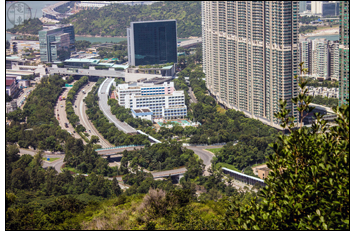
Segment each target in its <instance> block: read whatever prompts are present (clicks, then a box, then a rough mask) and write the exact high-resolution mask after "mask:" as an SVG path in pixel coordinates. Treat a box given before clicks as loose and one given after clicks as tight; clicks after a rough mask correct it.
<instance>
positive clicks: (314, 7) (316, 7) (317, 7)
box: [311, 1, 323, 15]
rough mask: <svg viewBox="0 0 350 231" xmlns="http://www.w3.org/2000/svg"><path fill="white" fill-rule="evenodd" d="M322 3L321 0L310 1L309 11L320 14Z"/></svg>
mask: <svg viewBox="0 0 350 231" xmlns="http://www.w3.org/2000/svg"><path fill="white" fill-rule="evenodd" d="M322 5H323V2H322V1H311V13H313V14H318V15H321V14H322Z"/></svg>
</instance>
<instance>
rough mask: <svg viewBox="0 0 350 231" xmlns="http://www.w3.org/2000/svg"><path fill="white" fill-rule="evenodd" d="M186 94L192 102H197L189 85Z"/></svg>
mask: <svg viewBox="0 0 350 231" xmlns="http://www.w3.org/2000/svg"><path fill="white" fill-rule="evenodd" d="M188 95H189V96H190V98H191V102H192V103H198V101H197V99H196V96H195V95H194V93H193V91H192V88H191V87H189V88H188Z"/></svg>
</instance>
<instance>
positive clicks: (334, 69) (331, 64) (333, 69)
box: [328, 41, 339, 81]
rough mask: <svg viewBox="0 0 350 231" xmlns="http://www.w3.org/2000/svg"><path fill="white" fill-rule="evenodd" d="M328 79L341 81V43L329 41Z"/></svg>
mask: <svg viewBox="0 0 350 231" xmlns="http://www.w3.org/2000/svg"><path fill="white" fill-rule="evenodd" d="M328 77H329V78H330V79H332V80H337V81H338V80H339V42H338V41H328Z"/></svg>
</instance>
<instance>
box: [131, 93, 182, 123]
mask: <svg viewBox="0 0 350 231" xmlns="http://www.w3.org/2000/svg"><path fill="white" fill-rule="evenodd" d="M125 108H131V109H133V110H135V109H138V108H149V109H151V110H152V112H153V118H155V119H160V118H163V119H183V118H185V117H186V116H187V106H186V104H185V94H184V91H174V92H173V93H172V94H162V95H126V96H125Z"/></svg>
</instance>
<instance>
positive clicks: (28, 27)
mask: <svg viewBox="0 0 350 231" xmlns="http://www.w3.org/2000/svg"><path fill="white" fill-rule="evenodd" d="M42 29H43V23H42V22H41V21H40V20H39V19H38V18H30V19H28V20H24V21H23V24H19V25H15V26H14V27H13V28H10V29H7V30H6V31H7V32H10V33H14V34H15V33H19V34H30V35H38V34H39V31H40V30H42Z"/></svg>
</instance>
